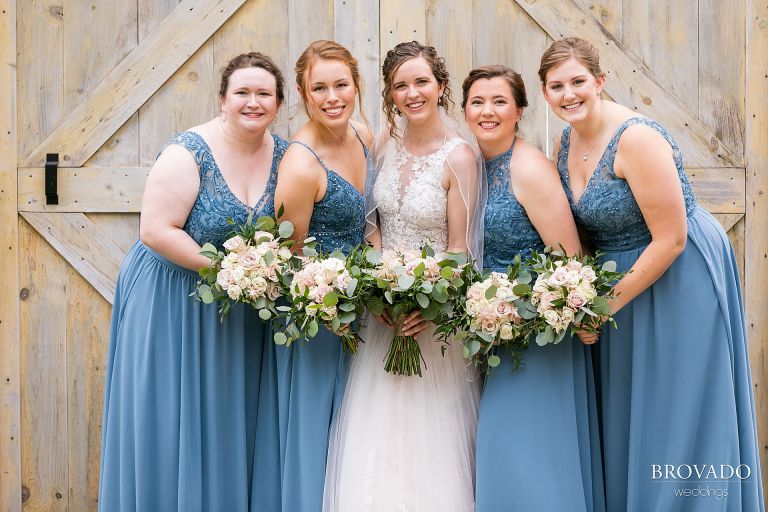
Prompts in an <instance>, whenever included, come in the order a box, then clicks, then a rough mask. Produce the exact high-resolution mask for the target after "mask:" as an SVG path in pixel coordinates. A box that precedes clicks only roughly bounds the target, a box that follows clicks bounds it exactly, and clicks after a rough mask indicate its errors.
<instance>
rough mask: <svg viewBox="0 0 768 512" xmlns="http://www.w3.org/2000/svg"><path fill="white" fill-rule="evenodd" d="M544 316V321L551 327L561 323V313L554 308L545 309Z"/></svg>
mask: <svg viewBox="0 0 768 512" xmlns="http://www.w3.org/2000/svg"><path fill="white" fill-rule="evenodd" d="M542 316H543V317H544V321H545V322H547V325H549V326H550V327H557V326H559V325H560V315H558V314H557V311H555V310H554V309H548V310H546V311H544V312H543V313H542Z"/></svg>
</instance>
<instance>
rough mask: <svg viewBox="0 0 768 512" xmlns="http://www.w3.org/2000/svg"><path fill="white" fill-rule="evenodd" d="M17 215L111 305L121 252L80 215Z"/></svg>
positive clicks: (89, 221)
mask: <svg viewBox="0 0 768 512" xmlns="http://www.w3.org/2000/svg"><path fill="white" fill-rule="evenodd" d="M21 215H22V217H24V219H25V220H26V221H27V222H29V224H30V225H31V226H32V227H33V228H35V230H36V231H37V232H38V233H40V236H42V237H43V238H44V239H45V240H46V241H47V242H48V243H49V244H51V247H53V248H54V249H56V251H58V253H59V254H61V256H62V257H63V258H64V259H65V260H66V261H67V262H68V263H69V264H70V265H72V267H73V268H74V269H75V270H77V271H78V272H79V273H80V274H81V275H82V276H83V278H84V279H85V280H86V281H88V282H89V283H90V284H91V286H93V287H94V289H95V290H96V291H97V292H99V293H100V294H101V296H102V297H104V298H105V299H107V301H108V302H109V303H110V304H112V301H113V300H114V298H115V285H116V283H117V276H118V274H119V273H120V263H121V262H122V261H123V258H124V257H125V253H124V252H123V250H122V249H120V248H119V247H117V245H115V244H114V243H113V242H112V239H111V238H110V237H109V235H108V234H107V233H105V232H104V231H103V230H102V229H101V228H99V227H98V226H97V225H96V224H94V223H93V222H92V221H91V220H90V219H89V218H88V217H86V216H85V215H84V214H82V213H40V212H22V214H21Z"/></svg>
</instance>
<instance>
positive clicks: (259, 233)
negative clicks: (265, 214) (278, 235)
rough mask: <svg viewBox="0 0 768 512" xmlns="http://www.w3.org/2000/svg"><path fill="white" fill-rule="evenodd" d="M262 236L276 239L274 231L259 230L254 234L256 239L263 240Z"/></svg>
mask: <svg viewBox="0 0 768 512" xmlns="http://www.w3.org/2000/svg"><path fill="white" fill-rule="evenodd" d="M262 238H267V239H268V240H270V241H271V240H274V239H275V237H274V236H273V235H272V233H270V232H268V231H257V232H255V233H254V234H253V239H254V240H261V239H262Z"/></svg>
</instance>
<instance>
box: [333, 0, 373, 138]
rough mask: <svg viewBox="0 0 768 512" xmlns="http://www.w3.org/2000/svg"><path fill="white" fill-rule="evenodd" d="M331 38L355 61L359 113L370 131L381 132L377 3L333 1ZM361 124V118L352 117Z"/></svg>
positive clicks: (345, 0)
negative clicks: (360, 98)
mask: <svg viewBox="0 0 768 512" xmlns="http://www.w3.org/2000/svg"><path fill="white" fill-rule="evenodd" d="M333 21H334V27H333V32H334V37H335V38H336V41H338V42H339V43H340V44H343V45H344V46H346V47H347V49H349V51H350V52H351V53H352V55H353V56H354V57H355V58H356V59H357V65H358V68H359V69H360V76H361V77H362V81H363V84H362V88H363V104H362V110H363V112H364V113H365V117H366V118H367V119H368V122H369V124H370V128H371V130H373V132H374V133H378V131H379V130H380V129H381V115H382V113H381V94H378V92H379V91H380V90H381V86H380V85H379V84H380V78H379V77H380V75H381V71H380V66H379V38H378V32H379V1H378V0H357V1H355V2H349V1H347V0H335V1H334V4H333ZM355 118H356V119H358V120H360V121H362V120H363V119H362V116H360V115H359V113H358V115H356V116H355Z"/></svg>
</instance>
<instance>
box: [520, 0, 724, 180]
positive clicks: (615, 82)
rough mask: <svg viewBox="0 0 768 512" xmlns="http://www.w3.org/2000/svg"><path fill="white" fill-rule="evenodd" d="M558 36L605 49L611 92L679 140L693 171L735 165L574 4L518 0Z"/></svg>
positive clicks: (705, 131)
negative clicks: (694, 169)
mask: <svg viewBox="0 0 768 512" xmlns="http://www.w3.org/2000/svg"><path fill="white" fill-rule="evenodd" d="M516 2H517V3H518V5H520V6H521V7H522V8H523V9H525V11H526V12H528V14H529V15H531V17H532V18H533V19H535V20H536V21H537V22H538V23H539V24H540V25H541V27H542V28H543V29H544V30H545V31H546V32H547V33H548V34H549V35H550V36H551V37H553V38H556V39H560V38H562V37H565V36H568V35H571V34H579V35H580V36H581V37H584V38H585V39H587V40H589V41H591V42H592V43H593V44H595V45H596V46H597V47H598V48H599V50H600V64H601V67H602V68H603V70H604V71H605V73H606V75H607V77H608V80H607V83H606V90H607V91H608V93H609V94H610V95H611V97H613V98H614V99H615V100H616V101H618V102H619V103H621V104H623V105H626V106H627V107H629V108H633V109H635V110H637V111H638V112H640V113H642V114H644V115H647V116H649V117H651V118H653V119H656V120H657V121H659V122H660V123H661V124H663V125H664V126H665V127H666V128H667V129H669V130H670V132H671V133H672V134H673V135H676V136H679V134H683V133H684V134H686V136H685V137H684V138H681V139H680V140H679V144H680V147H681V149H682V152H683V156H684V158H685V161H686V164H687V165H688V166H690V167H718V166H736V165H737V162H738V158H737V157H734V155H733V153H732V151H731V150H730V149H729V148H728V147H726V146H725V145H724V144H723V143H722V142H721V141H720V140H719V139H718V138H717V137H716V136H715V133H714V131H713V130H711V129H710V128H709V127H708V126H706V125H705V124H704V123H702V122H701V121H699V120H698V119H697V118H696V117H695V116H694V115H692V114H691V113H690V112H689V111H688V109H686V108H685V107H684V106H683V105H682V104H680V102H679V101H677V99H675V98H674V97H673V96H672V95H671V94H670V93H669V91H667V90H666V89H665V88H664V87H663V86H662V85H661V84H660V83H659V82H658V80H656V78H655V77H654V76H653V73H652V71H651V70H648V69H647V68H646V67H645V66H644V65H643V64H642V63H641V62H639V61H638V59H637V58H636V57H634V56H633V55H631V53H630V52H628V51H627V50H626V48H625V47H624V46H623V45H622V44H621V43H620V42H619V41H618V40H617V39H616V38H614V37H613V36H612V35H611V34H610V33H608V32H607V31H606V30H605V29H604V28H603V27H602V25H600V23H599V22H597V21H596V20H595V19H594V18H592V17H591V16H590V15H588V14H587V13H586V12H585V11H584V10H583V8H582V7H581V6H580V5H579V4H577V3H576V2H575V0H563V1H560V2H531V1H526V0H516Z"/></svg>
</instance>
